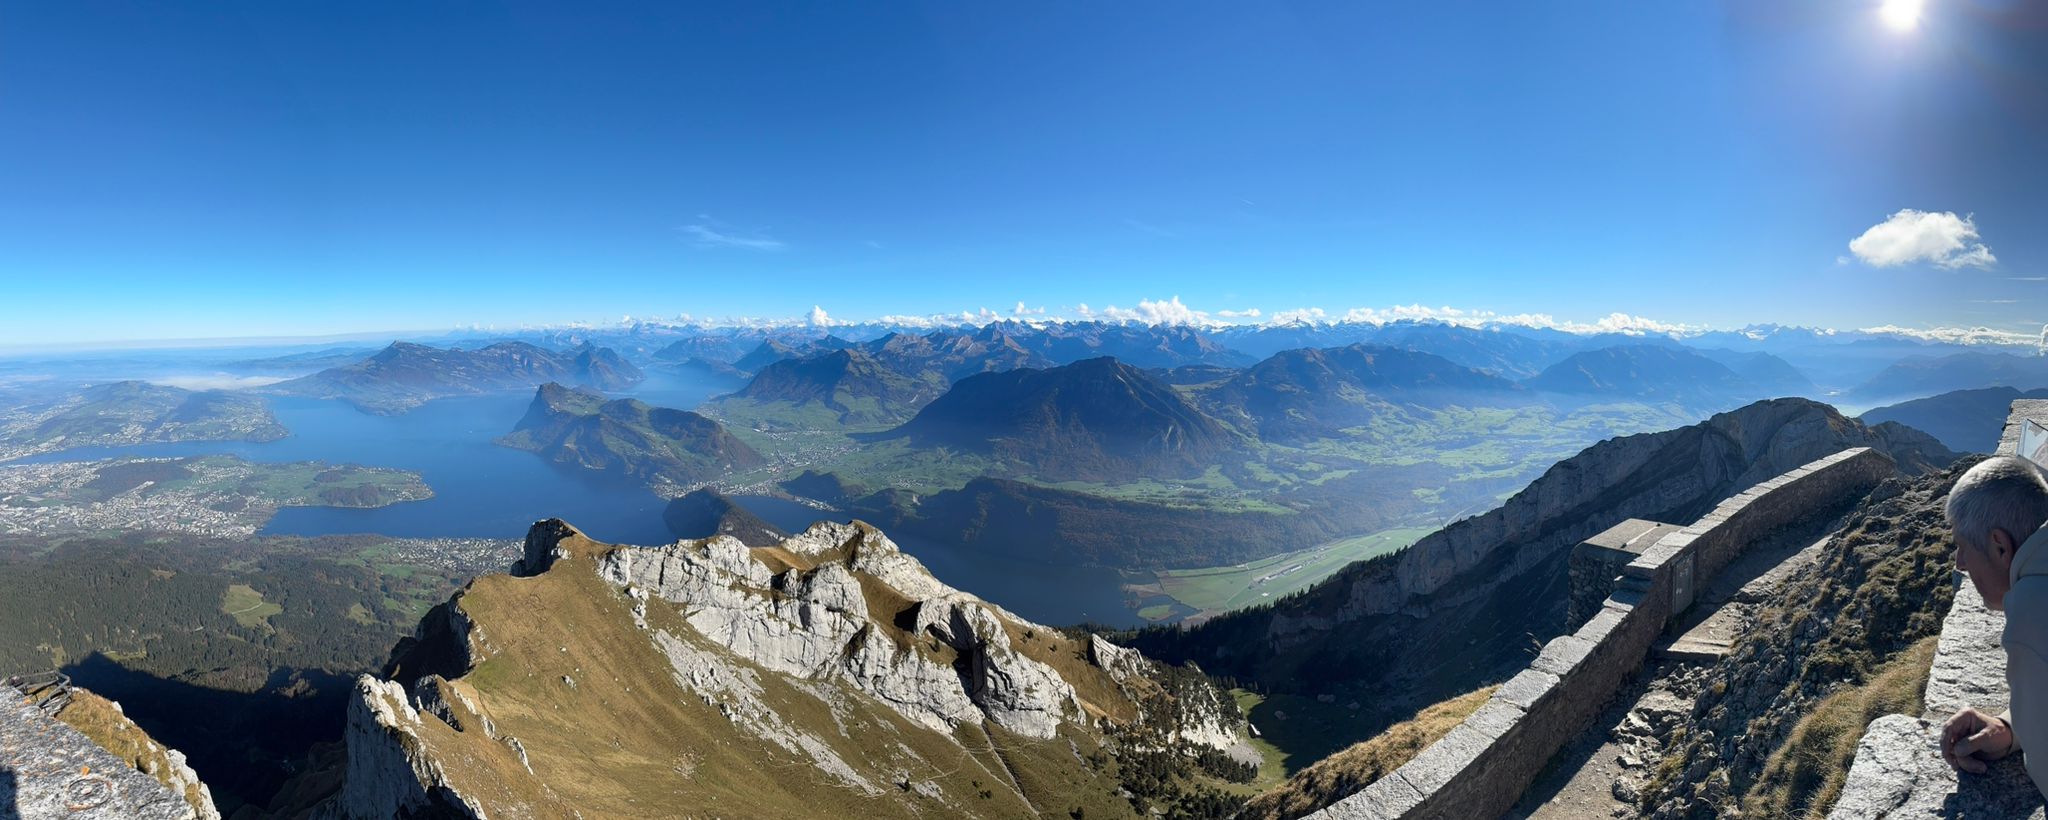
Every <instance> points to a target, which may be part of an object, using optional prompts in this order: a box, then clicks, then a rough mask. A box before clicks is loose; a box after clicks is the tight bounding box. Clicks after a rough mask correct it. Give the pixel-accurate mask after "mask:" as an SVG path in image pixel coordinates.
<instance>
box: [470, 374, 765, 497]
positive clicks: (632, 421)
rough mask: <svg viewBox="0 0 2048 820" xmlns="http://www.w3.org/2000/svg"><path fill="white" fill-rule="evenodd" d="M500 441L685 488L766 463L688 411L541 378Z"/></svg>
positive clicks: (569, 461) (565, 460) (552, 457)
mask: <svg viewBox="0 0 2048 820" xmlns="http://www.w3.org/2000/svg"><path fill="white" fill-rule="evenodd" d="M498 443H499V444H503V445H505V446H507V447H512V448H515V449H520V450H530V451H532V452H535V453H539V454H540V455H541V456H542V457H545V458H547V459H548V460H550V461H554V462H557V463H560V464H574V465H576V466H579V467H586V468H589V469H593V470H606V471H611V472H619V473H624V474H626V475H631V476H634V477H636V478H640V479H644V480H648V481H655V482H661V483H667V484H672V485H677V486H691V485H695V484H701V483H703V482H706V481H710V480H713V479H716V478H718V477H720V476H724V475H728V474H730V473H732V472H734V471H736V470H748V469H753V468H755V467H759V466H761V465H762V464H764V463H766V461H765V460H764V459H763V458H762V457H761V454H760V453H758V452H755V451H754V448H752V447H749V446H747V444H746V442H743V441H740V440H739V439H737V438H734V437H733V436H732V434H730V433H727V432H726V431H725V428H724V427H721V426H719V424H718V422H715V421H712V420H711V419H708V418H705V417H703V416H700V415H697V414H696V413H692V412H690V411H688V410H674V409H670V408H666V407H650V406H648V405H647V403H645V402H642V401H638V400H635V399H614V400H610V401H607V400H605V397H604V396H602V395H599V394H597V393H593V392H590V391H588V390H579V389H575V388H570V387H565V386H563V385H560V384H555V383H552V382H550V383H548V384H544V385H541V387H540V389H539V390H536V391H535V392H534V397H533V404H532V405H531V406H530V407H528V409H527V411H526V417H525V418H522V419H520V420H519V424H518V425H517V426H516V427H514V428H512V432H511V433H508V434H506V435H505V436H504V437H502V438H500V439H498Z"/></svg>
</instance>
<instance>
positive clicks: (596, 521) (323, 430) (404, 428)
mask: <svg viewBox="0 0 2048 820" xmlns="http://www.w3.org/2000/svg"><path fill="white" fill-rule="evenodd" d="M717 392H719V390H718V386H716V385H711V384H700V383H693V382H689V381H686V380H682V379H678V378H674V377H667V378H659V379H649V381H648V383H647V385H644V386H643V389H640V390H636V391H632V392H620V393H616V394H615V395H620V396H630V397H632V398H638V399H640V400H642V401H646V402H648V403H650V404H656V405H659V406H664V407H683V408H689V407H695V406H696V405H698V404H700V403H702V402H703V401H704V400H705V399H707V398H710V397H711V396H712V395H714V394H715V393H717ZM531 401H532V393H531V392H526V391H521V392H518V393H503V394H493V395H485V396H464V397H458V398H448V399H440V400H437V401H432V402H428V403H427V404H425V405H422V406H420V407H418V408H415V409H413V410H412V411H411V412H407V413H404V414H400V415H396V416H376V415H371V414H368V413H364V412H361V411H359V410H357V409H355V408H354V407H351V406H349V405H348V404H346V403H343V402H339V401H330V400H322V399H304V398H291V397H274V398H272V399H271V407H272V410H273V412H274V413H275V414H276V415H277V419H278V421H279V422H281V423H282V424H284V426H285V428H286V429H288V430H290V431H291V435H290V436H289V437H287V438H284V439H280V440H278V441H272V442H260V443H259V442H217V441H204V442H201V441H192V442H175V443H169V444H144V445H137V446H132V447H93V448H80V449H76V450H65V451H62V452H57V453H45V454H43V455H39V456H34V457H31V458H27V459H20V460H17V461H14V462H9V463H15V464H20V463H32V462H52V461H83V460H91V459H99V458H111V457H115V456H194V455H208V454H215V453H224V454H229V455H235V456H239V457H241V458H244V459H247V460H250V461H263V462H285V461H326V462H332V463H350V464H363V465H369V466H375V467H396V468H400V469H405V470H411V471H414V472H417V473H419V474H420V477H421V478H422V479H424V480H425V481H426V483H427V486H429V487H431V488H433V490H434V497H433V498H431V499H428V500H425V501H415V502H407V503H402V504H393V505H390V506H386V507H377V508H374V509H345V508H339V507H287V508H284V509H282V510H279V511H278V513H277V515H276V517H274V518H272V519H271V521H270V523H269V524H268V525H266V526H265V527H264V528H263V529H262V531H261V532H262V534H265V535H305V536H312V535H337V534H349V533H376V534H382V535H391V536H400V537H411V538H437V537H480V538H523V537H524V536H525V534H526V530H527V528H528V526H530V525H531V524H532V523H533V522H534V521H536V520H538V519H542V518H560V519H562V520H565V521H568V522H569V523H571V524H574V525H576V527H577V528H579V529H581V530H583V531H584V532H585V533H587V534H589V535H590V537H592V538H595V539H597V540H599V541H605V542H609V543H616V544H641V545H656V544H667V543H672V542H673V541H674V540H675V535H674V534H673V533H671V532H670V531H669V528H668V526H667V525H666V524H664V523H663V522H662V516H661V513H662V509H663V508H664V507H665V506H666V505H667V503H668V499H667V498H665V497H662V496H658V495H656V494H654V493H653V492H652V491H650V490H649V489H647V487H646V486H644V485H642V484H641V483H640V482H638V481H635V480H632V479H629V478H626V477H624V476H618V475H613V474H609V473H602V472H598V471H594V470H587V469H583V468H578V467H568V466H562V465H557V464H554V463H551V462H549V461H547V460H545V459H542V458H540V457H539V456H536V455H534V454H533V453H529V452H525V451H521V450H514V449H511V448H509V447H500V446H498V445H496V444H493V443H492V440H493V439H496V438H497V437H498V436H501V435H504V434H505V433H507V432H509V431H510V430H511V429H512V426H513V425H514V424H516V423H517V422H518V421H519V419H520V417H521V416H523V415H524V414H525V413H526V408H527V405H528V404H529V403H530V402H531ZM735 501H736V502H738V503H740V504H741V505H743V506H745V507H746V508H747V509H749V510H750V511H752V512H754V514H756V515H759V516H761V518H763V519H764V520H767V521H768V522H770V523H773V524H775V525H776V526H779V527H782V528H783V529H786V530H790V531H792V532H795V531H801V530H802V529H804V528H805V527H806V526H809V525H810V523H811V522H813V521H816V520H818V519H821V518H837V519H838V520H844V518H843V517H840V514H839V513H837V512H836V511H824V510H818V509H815V508H812V507H806V506H804V505H801V504H797V503H794V502H791V501H788V500H785V499H780V498H770V497H761V496H745V497H740V498H736V499H735ZM890 538H891V539H892V540H894V541H896V543H897V544H898V545H899V546H901V547H902V548H903V550H904V551H905V552H908V553H910V554H911V555H914V556H916V557H917V558H918V560H920V561H922V562H924V564H925V565H926V566H927V567H929V568H930V569H931V570H932V574H933V575H936V576H937V577H938V578H939V579H940V580H942V581H945V582H946V583H947V584H950V585H952V586H954V587H957V588H959V589H961V590H963V591H966V592H970V593H973V594H975V595H978V596H980V597H982V598H985V599H987V600H990V601H993V602H995V603H997V604H1000V605H1001V606H1003V607H1005V608H1007V609H1009V610H1011V611H1013V612H1015V613H1017V614H1018V615H1021V616H1023V617H1026V618H1029V619H1032V620H1036V621H1040V622H1044V623H1049V624H1055V625H1057V624H1071V623H1078V622H1080V621H1083V620H1093V621H1097V622H1101V623H1111V624H1118V625H1133V624H1137V623H1139V622H1140V621H1139V619H1138V618H1137V616H1136V614H1135V613H1134V612H1133V611H1132V610H1131V609H1130V608H1129V607H1127V606H1126V605H1125V603H1124V595H1123V593H1122V591H1121V585H1122V579H1121V577H1120V576H1119V575H1118V573H1117V572H1116V571H1115V570H1110V569H1103V568H1091V567H1073V566H1053V565H1047V564H1042V563H1034V562H1030V561H1023V560H1017V559H1014V558H1010V557H1008V556H1002V555H991V554H988V553H985V552H981V551H978V550H971V549H966V548H962V547H960V546H959V545H956V544H947V543H942V542H938V541H934V540H931V539H921V538H912V537H897V536H895V535H894V534H892V535H891V536H890Z"/></svg>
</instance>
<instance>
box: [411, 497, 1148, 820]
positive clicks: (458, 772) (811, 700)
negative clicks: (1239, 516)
mask: <svg viewBox="0 0 2048 820" xmlns="http://www.w3.org/2000/svg"><path fill="white" fill-rule="evenodd" d="M561 546H562V547H563V549H564V550H565V551H566V552H567V553H568V554H569V555H570V556H571V557H569V558H567V559H564V560H562V561H560V562H558V563H557V564H556V565H555V566H554V567H553V568H552V569H550V570H549V571H548V572H546V573H543V574H541V575H538V576H535V577H531V578H513V577H510V576H503V575H498V576H487V577H484V578H479V579H478V580H477V581H476V582H475V583H474V584H473V585H472V586H471V587H470V588H469V589H468V590H467V591H466V592H465V593H464V594H463V595H462V596H461V598H460V601H459V606H460V608H461V609H462V610H463V612H465V613H466V614H467V615H468V616H469V617H470V618H471V619H472V620H473V621H474V623H475V624H476V627H477V632H478V633H479V634H481V635H482V636H484V640H485V641H486V643H487V644H488V650H487V654H488V658H487V659H486V660H485V661H484V662H483V663H482V664H481V665H479V666H478V667H477V668H476V669H474V670H472V671H471V672H470V673H469V674H467V675H465V676H463V677H462V678H461V679H459V680H457V681H455V682H454V683H453V684H452V687H453V688H455V689H459V690H461V691H463V692H464V693H465V694H466V695H468V696H469V697H470V698H471V699H472V700H473V701H474V702H475V703H476V704H477V705H478V708H479V709H480V710H481V711H482V712H484V713H487V714H488V715H489V717H490V719H491V721H492V722H493V723H494V724H495V726H496V728H497V730H498V732H499V733H500V734H501V735H510V736H513V737H517V738H518V739H519V740H520V742H521V743H522V744H523V745H524V747H525V748H526V751H527V753H528V756H529V760H530V762H531V765H532V769H533V773H532V774H529V773H528V772H527V771H526V769H525V767H523V766H521V765H520V763H519V761H518V758H517V756H516V755H514V754H513V753H512V752H511V750H510V749H509V748H508V747H507V746H506V745H504V744H503V743H501V742H498V741H493V740H491V739H489V738H487V737H485V736H484V735H483V733H482V731H481V730H480V729H478V728H471V729H470V730H469V731H463V732H458V731H456V730H454V729H452V728H450V727H449V726H447V725H446V724H444V723H442V722H440V721H439V720H435V719H431V718H429V719H427V720H423V721H422V724H423V729H422V731H421V736H422V738H423V741H424V743H425V745H426V746H427V748H428V751H429V753H430V754H431V756H432V758H433V759H434V760H435V761H437V762H438V763H440V765H441V766H442V768H443V770H444V771H445V772H446V773H447V776H448V778H449V780H450V782H451V783H452V784H454V785H455V787H456V788H457V789H458V790H459V791H462V792H463V793H464V794H467V795H470V796H473V797H475V798H477V799H478V800H480V801H481V802H482V803H483V805H484V806H485V808H486V809H487V810H489V811H491V813H492V814H493V815H494V816H497V815H503V816H565V811H566V809H567V808H569V807H573V808H574V809H575V810H577V811H580V812H581V813H582V815H583V816H586V817H594V816H603V817H622V818H630V817H679V816H725V817H737V816H744V817H762V818H776V817H787V818H798V817H820V816H832V817H909V816H976V817H1029V816H1036V815H1048V816H1065V815H1066V814H1067V812H1068V811H1069V810H1071V809H1074V808H1085V809H1086V813H1087V816H1089V817H1096V816H1117V815H1118V812H1117V811H1116V810H1115V809H1116V808H1117V807H1118V806H1119V805H1122V806H1123V809H1124V811H1123V812H1122V814H1123V815H1124V816H1129V815H1128V804H1124V803H1123V801H1122V800H1120V799H1119V798H1118V797H1117V796H1116V793H1115V789H1116V782H1115V781H1114V779H1113V778H1111V777H1107V776H1105V774H1104V773H1097V772H1092V771H1090V767H1089V766H1088V765H1087V763H1086V762H1085V761H1084V760H1083V759H1081V757H1080V756H1078V755H1076V754H1075V753H1074V752H1073V751H1072V750H1071V747H1070V746H1069V744H1068V742H1067V740H1066V739H1055V740H1052V741H1025V740H1013V739H1008V738H1005V740H1004V742H1002V743H1001V744H1000V747H999V744H998V743H997V742H996V741H995V739H993V738H991V737H990V736H989V734H988V733H986V732H983V731H981V730H980V728H979V727H961V731H960V732H959V733H956V736H955V737H951V738H949V737H946V736H944V735H941V734H939V733H935V732H932V731H930V730H928V729H924V728H922V727H919V726H917V725H915V724H912V723H910V722H909V721H908V720H907V719H905V718H903V717H902V716H901V715H898V714H896V713H895V712H893V711H891V710H889V709H886V708H884V707H881V706H880V705H879V704H876V703H874V702H872V701H871V700H868V699H867V698H865V696H860V695H854V694H850V693H849V694H846V695H844V697H843V698H842V699H841V708H840V709H839V710H837V711H836V714H835V710H834V709H833V708H832V707H831V706H830V705H828V704H827V702H826V701H825V700H824V699H821V698H823V697H828V696H831V695H830V692H829V691H827V690H832V689H834V688H835V686H834V685H833V684H802V685H798V684H794V683H792V682H790V681H787V680H786V679H784V678H782V677H781V676H779V675H774V674H771V673H766V672H763V673H761V674H760V675H759V683H760V685H761V694H760V697H761V700H762V701H763V702H764V703H765V704H766V705H767V706H768V707H769V708H770V709H772V710H773V712H774V713H775V714H776V715H777V716H779V717H780V718H781V719H782V720H784V721H786V722H787V723H788V724H789V725H790V726H791V727H793V728H794V729H795V730H797V731H801V732H804V733H806V734H809V735H810V736H811V737H812V738H814V739H815V740H816V741H818V742H820V743H822V744H823V745H824V746H825V747H828V748H829V749H830V750H831V751H832V753H833V754H836V755H837V756H838V757H840V758H841V759H843V760H845V761H846V762H847V763H848V764H850V765H851V766H852V767H853V768H854V769H855V770H856V771H858V772H860V773H862V775H863V776H865V777H867V778H869V780H870V782H871V783H873V784H874V785H875V786H877V787H879V792H877V793H872V794H870V793H863V792H862V791H861V790H859V789H857V788H853V787H850V786H848V785H846V784H845V783H844V782H842V781H840V780H837V779H836V778H833V777H831V776H829V775H827V774H825V773H824V772H822V771H820V770H819V767H818V766H817V764H816V763H815V762H813V761H812V760H811V759H810V758H809V757H808V756H806V755H799V754H794V753H791V752H789V751H786V750H785V749H783V748H782V747H780V746H777V745H774V744H771V743H769V742H767V741H764V740H761V739H759V738H756V737H753V736H752V735H750V734H748V733H747V732H745V731H743V730H741V729H739V728H738V727H737V726H735V724H734V722H733V721H732V720H730V719H728V718H727V717H726V716H725V715H724V714H722V713H721V712H720V711H719V710H718V708H717V707H716V706H713V705H711V704H707V703H705V702H704V700H703V699H702V698H701V697H699V696H698V695H697V694H695V693H693V692H689V691H686V690H684V689H683V688H682V687H681V686H679V685H678V684H677V682H676V680H675V673H674V670H673V669H672V667H671V666H670V664H669V662H668V659H667V658H666V657H664V656H663V655H662V654H661V653H660V652H659V651H658V650H657V649H656V648H655V646H654V644H653V642H652V641H651V640H650V637H649V635H648V634H647V633H645V632H642V631H640V630H639V629H638V628H637V627H635V626H634V622H633V618H632V615H631V612H630V609H629V606H630V604H629V602H628V601H627V600H626V599H625V597H624V596H623V595H622V594H621V593H620V592H619V591H617V590H616V589H614V588H612V587H611V586H610V585H608V584H606V583H605V582H604V581H603V580H602V579H600V578H598V577H597V575H596V573H594V572H592V571H591V567H590V565H589V564H588V563H587V562H588V561H590V560H592V559H594V558H596V557H598V556H600V555H602V553H603V552H604V551H605V550H607V549H608V547H607V546H606V545H602V544H597V543H594V542H591V541H588V540H587V539H583V538H570V539H567V540H565V541H564V542H563V543H562V545H561ZM756 555H757V556H759V555H760V553H759V552H757V553H756ZM791 557H796V556H791ZM784 560H787V559H784ZM793 563H794V562H792V564H793ZM870 587H872V588H870ZM863 591H864V592H865V593H866V594H867V597H868V603H869V605H870V607H872V608H874V610H875V614H876V616H877V618H876V620H877V621H881V620H882V618H883V617H886V616H885V613H887V612H889V610H890V609H891V607H897V606H907V604H908V602H907V601H906V600H903V599H902V596H901V595H900V593H896V592H895V591H894V590H892V589H889V588H888V587H886V586H884V585H880V584H874V585H868V584H863ZM646 617H647V621H648V624H649V626H650V627H651V628H652V629H655V630H660V631H664V632H667V633H669V634H670V635H673V636H675V637H677V638H678V639H680V640H683V641H685V642H687V643H690V644H691V645H693V646H697V647H699V648H701V649H705V650H707V651H712V652H715V653H722V650H719V649H717V648H716V647H715V646H714V645H712V644H710V643H709V642H708V641H705V640H704V639H702V638H701V637H699V636H698V635H697V633H696V632H695V630H694V629H692V628H691V627H689V626H688V625H687V624H686V623H684V621H683V616H682V613H680V612H679V611H677V609H676V608H675V607H673V606H672V605H665V604H663V602H661V601H658V600H657V601H650V602H649V603H648V605H647V616H646ZM740 665H742V666H745V665H746V664H744V662H740ZM564 677H567V678H569V679H570V680H573V681H574V682H575V683H574V685H571V684H569V683H568V682H566V681H564ZM457 709H458V711H460V707H459V706H458V707H457ZM460 717H463V718H465V719H464V720H462V721H459V722H463V723H466V724H467V725H470V726H480V725H481V721H480V720H475V721H470V720H467V716H466V715H464V716H460ZM963 741H964V748H963ZM896 771H908V772H912V773H914V776H915V778H916V779H917V780H920V781H927V780H928V781H930V782H931V783H932V784H933V785H936V786H937V787H938V789H939V791H940V792H941V793H942V794H943V795H944V798H942V801H943V802H941V801H940V800H933V799H931V798H922V797H917V796H915V795H913V794H911V793H908V792H905V791H904V790H902V789H900V788H899V787H898V786H897V785H896V784H895V783H893V782H890V778H891V777H892V776H893V775H892V773H893V772H896Z"/></svg>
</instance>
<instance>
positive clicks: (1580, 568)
mask: <svg viewBox="0 0 2048 820" xmlns="http://www.w3.org/2000/svg"><path fill="white" fill-rule="evenodd" d="M1677 529H1678V526H1677V525H1675V524H1660V523H1658V522H1655V521H1647V520H1644V519H1641V518H1631V519H1628V520H1626V521H1623V522H1621V523H1619V524H1616V525H1614V526H1612V527H1609V528H1607V530H1606V531H1605V532H1602V533H1600V534H1599V535H1595V536H1593V537H1591V538H1588V539H1586V540H1584V541H1581V542H1579V545H1578V546H1576V547H1573V548H1572V557H1571V590H1572V592H1571V596H1572V597H1571V605H1570V607H1569V608H1568V609H1567V610H1566V614H1565V628H1566V629H1570V630H1577V629H1578V628H1579V627H1581V626H1585V625H1586V622H1587V621H1589V620H1592V619H1593V616H1595V615H1598V614H1600V608H1601V607H1602V606H1605V605H1606V603H1607V596H1609V595H1612V594H1614V586H1615V583H1614V582H1615V581H1616V580H1617V579H1619V578H1620V577H1621V569H1622V567H1626V566H1628V564H1629V562H1630V561H1634V560H1636V557H1637V556H1640V555H1642V554H1643V550H1646V549H1649V548H1650V546H1651V545H1652V544H1655V543H1657V541H1658V540H1659V539H1662V538H1663V537H1664V536H1666V535H1670V534H1671V533H1672V531H1674V530H1677Z"/></svg>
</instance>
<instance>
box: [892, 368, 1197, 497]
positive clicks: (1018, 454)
mask: <svg viewBox="0 0 2048 820" xmlns="http://www.w3.org/2000/svg"><path fill="white" fill-rule="evenodd" d="M887 435H888V436H891V437H895V436H907V437H909V438H910V440H911V441H912V442H914V443H917V444H920V445H926V446H945V447H957V448H961V449H965V450H972V451H977V452H986V453H991V454H993V455H995V456H997V457H999V458H1003V459H1007V460H1010V461H1013V462H1015V463H1017V464H1020V465H1023V466H1024V467H1025V468H1026V469H1027V470H1030V471H1034V472H1037V473H1039V474H1041V475H1043V476H1045V477H1048V478H1061V479H1080V480H1118V479H1127V478H1129V477H1131V476H1134V475H1173V476H1186V475H1195V474H1199V473H1201V472H1202V471H1203V470H1204V469H1207V468H1208V466H1209V465H1211V464H1215V463H1217V461H1218V460H1219V458H1221V457H1222V455H1223V453H1224V452H1226V451H1228V450H1230V449H1232V448H1233V447H1235V446H1236V441H1235V440H1234V438H1233V437H1232V436H1231V434H1230V433H1229V432H1228V431H1226V430H1224V429H1223V426H1222V425H1220V424H1218V423H1217V422H1216V420H1215V419H1212V418H1209V417H1208V416H1206V415H1203V414H1202V412H1201V411H1200V410H1197V409H1195V407H1194V406H1193V405H1191V404H1189V403H1188V402H1187V400H1186V399H1183V398H1181V396H1180V394H1179V393H1176V392H1174V390H1173V388H1171V387H1168V386H1166V385H1165V384H1162V383H1160V382H1159V381H1157V380H1155V379H1153V378H1152V377H1151V376H1148V375H1146V374H1145V373H1144V372H1143V371H1140V370H1138V369H1137V368H1135V367H1131V366H1130V365H1127V364H1123V363H1122V362H1119V361H1117V360H1116V359H1113V358H1109V357H1102V358H1096V359H1086V360H1083V361H1079V362H1075V363H1073V364H1070V365H1067V366H1065V367H1054V368H1047V369H1043V370H1040V369H1032V368H1025V369H1021V370H1011V371H1008V372H1003V373H985V374H982V375H978V376H969V377H967V378H965V379H961V380H960V381H959V382H958V383H956V384H954V385H953V389H952V390H949V391H946V394H945V395H943V396H940V397H939V398H938V399H936V400H934V401H933V402H932V403H931V404H929V405H926V406H925V408H924V409H923V410H921V411H919V412H918V414H917V417H916V418H913V419H911V420H910V422H909V423H907V424H904V425H903V426H902V427H898V428H896V429H895V430H893V431H891V432H890V433H888V434H887Z"/></svg>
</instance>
